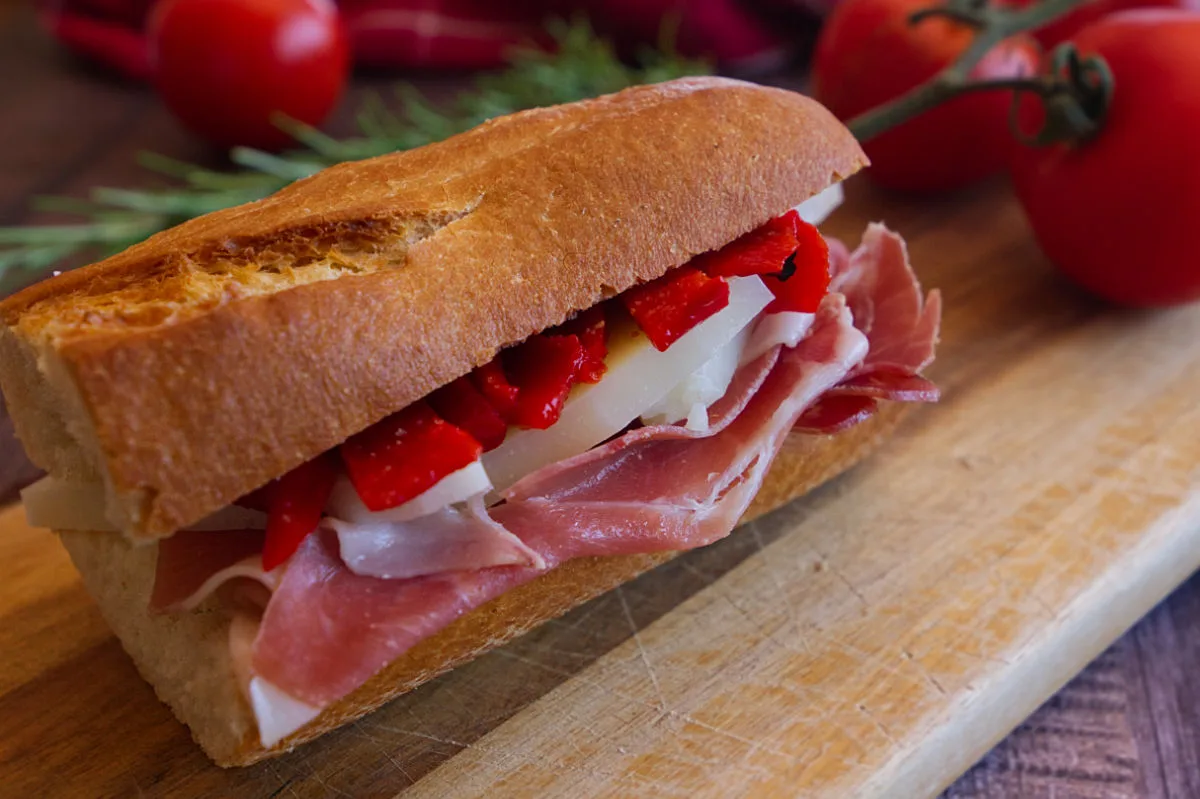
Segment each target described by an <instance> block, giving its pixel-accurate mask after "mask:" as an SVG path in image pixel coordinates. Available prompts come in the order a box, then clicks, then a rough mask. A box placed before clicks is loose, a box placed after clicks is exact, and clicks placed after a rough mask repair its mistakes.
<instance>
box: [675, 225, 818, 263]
mask: <svg viewBox="0 0 1200 799" xmlns="http://www.w3.org/2000/svg"><path fill="white" fill-rule="evenodd" d="M802 224H805V223H804V222H802V221H801V220H800V215H799V214H798V213H796V212H795V211H788V212H787V213H786V214H784V215H783V216H777V217H775V218H774V219H772V220H771V221H769V222H767V223H766V224H765V225H763V226H762V227H760V228H756V229H755V230H752V231H750V232H749V233H747V234H746V235H744V236H742V237H741V238H737V239H734V240H733V241H731V242H729V243H728V244H726V245H725V246H724V247H722V248H721V249H719V250H714V251H713V252H706V253H703V254H701V255H697V256H696V257H695V258H693V259H692V262H691V265H692V266H694V267H696V268H697V269H701V270H703V271H704V272H705V273H706V274H708V275H711V276H712V277H749V276H750V275H765V274H769V273H771V272H778V271H780V270H781V269H783V265H784V262H785V261H787V259H788V258H789V257H790V256H791V254H792V253H794V252H795V251H796V244H797V228H798V226H799V225H802ZM810 227H811V226H810ZM813 229H814V230H816V228H813ZM818 235H819V234H818Z"/></svg>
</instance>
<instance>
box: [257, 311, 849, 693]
mask: <svg viewBox="0 0 1200 799" xmlns="http://www.w3.org/2000/svg"><path fill="white" fill-rule="evenodd" d="M866 347H867V344H866V339H865V338H864V337H863V335H862V334H861V333H859V332H858V331H857V330H855V329H854V326H853V324H852V323H851V319H850V314H849V312H848V310H847V309H846V307H845V303H844V302H843V301H842V299H841V297H840V296H836V295H831V296H830V297H829V298H828V299H827V300H826V302H825V303H824V304H823V306H822V308H821V310H820V311H819V312H818V315H817V319H816V320H815V321H814V324H813V329H812V332H811V333H810V335H809V336H808V338H806V339H805V340H804V341H803V342H801V344H800V345H799V346H798V347H796V348H795V349H793V350H790V351H787V352H784V353H783V354H782V355H781V356H780V355H779V354H778V352H777V351H774V352H773V353H771V354H770V355H768V356H764V358H778V362H777V363H776V364H775V366H774V367H770V368H768V369H766V370H764V369H763V368H762V367H763V364H762V363H759V362H756V364H755V365H751V366H749V367H745V368H744V369H743V370H741V371H742V372H747V374H739V375H738V376H735V378H734V383H735V384H739V386H740V388H741V389H742V390H741V391H739V392H736V393H737V394H739V395H745V394H749V396H744V397H743V396H738V397H736V400H735V399H731V400H730V401H729V402H728V403H726V404H725V406H724V407H721V408H717V407H716V406H714V429H715V430H716V432H711V431H710V433H709V434H707V435H705V436H703V437H701V436H699V435H697V434H695V433H692V432H691V431H687V430H686V429H684V428H681V427H678V426H663V427H653V428H642V429H640V430H635V431H632V432H630V433H627V434H626V435H625V436H622V437H621V438H619V439H616V440H614V441H611V442H609V443H608V444H606V445H604V446H602V447H599V448H597V449H595V450H592V451H590V452H588V453H585V454H584V455H581V456H579V457H576V458H572V459H570V460H567V461H563V462H561V463H558V464H554V465H553V466H550V467H547V468H545V469H543V470H540V471H539V472H537V473H535V474H533V475H530V476H529V477H527V478H525V479H524V480H522V481H521V482H520V483H518V484H517V485H515V486H513V487H512V489H510V490H509V491H508V492H507V494H506V496H505V499H506V501H505V503H504V504H502V505H500V506H498V507H496V508H494V509H493V511H492V516H493V518H494V519H495V520H496V521H497V522H499V523H501V524H503V525H504V526H505V527H507V528H508V529H510V530H512V531H513V532H514V533H516V534H517V536H518V537H520V538H521V539H522V540H523V541H524V542H525V543H526V544H528V545H529V546H530V547H531V548H532V549H534V550H535V551H537V552H538V553H539V554H540V555H541V556H542V558H543V559H544V562H545V565H544V567H543V568H540V569H539V568H533V567H515V566H507V567H495V568H489V569H481V570H478V571H470V572H450V573H445V574H439V575H430V576H426V577H418V578H414V579H410V580H379V579H374V578H371V577H362V576H359V575H356V574H353V573H352V572H351V571H349V570H348V569H347V568H345V566H344V564H343V563H342V562H341V560H340V559H339V558H338V557H337V554H336V552H335V545H334V542H333V540H332V537H331V536H330V535H328V534H322V535H315V536H310V537H309V539H308V540H307V541H306V542H305V543H304V544H303V545H302V546H301V548H300V550H299V551H298V552H297V553H296V555H295V556H294V557H293V558H292V560H291V561H290V562H289V564H288V566H287V570H286V572H285V574H284V576H283V580H282V581H281V583H280V585H279V587H278V589H277V590H276V592H275V595H274V597H273V598H272V600H271V603H270V604H269V605H268V607H267V610H266V613H265V615H264V616H263V620H262V626H261V628H260V629H259V633H258V637H257V639H256V640H255V645H254V651H253V660H252V666H253V671H254V673H255V674H256V675H258V676H259V677H261V678H263V679H264V680H267V681H269V682H270V683H271V684H272V685H274V686H276V687H278V688H279V689H280V690H281V691H283V692H285V693H286V694H287V695H289V696H291V697H293V698H295V699H298V700H301V701H303V702H305V703H308V704H310V705H316V706H321V705H323V704H327V703H328V702H331V701H333V700H336V699H338V698H339V697H341V696H344V695H345V694H346V693H348V692H349V691H352V690H353V689H355V688H357V687H358V686H359V685H361V684H362V683H363V682H364V681H365V680H366V679H367V678H369V677H370V676H371V675H372V674H374V673H375V672H376V671H378V670H379V669H380V668H382V667H383V666H384V665H386V664H387V663H389V662H390V661H392V660H393V659H395V658H396V657H397V656H399V655H400V654H401V653H403V652H404V651H406V650H407V649H409V648H410V647H412V646H413V645H414V644H416V643H417V642H419V641H421V640H422V639H424V638H426V637H428V636H430V635H432V634H434V633H436V632H437V631H438V630H440V629H442V628H443V627H445V626H446V625H448V624H449V623H450V622H451V621H453V620H454V619H456V618H458V617H459V616H460V615H462V614H464V613H466V612H467V611H469V610H471V609H473V608H475V607H478V606H479V605H481V604H483V603H484V602H486V601H488V600H489V599H491V598H493V597H495V596H498V595H499V594H501V593H502V592H504V591H507V590H510V589H512V588H513V587H515V586H517V585H520V584H521V583H524V582H527V581H528V580H531V579H533V578H534V577H536V576H537V575H538V574H540V573H542V572H543V571H545V570H546V569H549V568H553V567H554V566H556V565H557V564H559V563H561V562H563V561H565V560H568V559H570V558H577V557H585V556H589V555H603V554H615V553H624V552H647V551H656V550H662V549H688V548H691V547H695V546H701V545H703V544H707V543H710V542H712V541H714V540H716V539H718V538H721V537H723V536H725V535H727V534H728V533H729V531H730V530H732V529H733V526H734V524H736V522H737V519H738V518H739V517H740V516H741V514H742V512H743V511H744V510H745V508H746V507H747V506H748V505H749V503H750V500H751V499H752V498H753V497H754V494H755V493H756V492H757V490H758V487H759V485H761V482H762V479H763V476H764V475H765V474H766V471H767V469H768V468H769V466H770V461H771V459H772V457H773V456H774V455H775V453H776V452H777V451H778V448H779V447H780V446H781V444H782V442H783V439H784V437H785V436H786V435H787V433H788V430H789V429H790V428H791V426H792V424H793V423H794V422H795V421H796V418H797V417H798V416H799V414H800V413H801V412H802V411H803V409H804V408H805V406H807V405H808V404H809V403H811V402H812V401H813V399H815V398H816V397H817V396H819V395H820V394H821V393H822V392H823V391H825V390H826V389H828V388H829V387H831V386H833V385H835V384H836V383H837V382H838V381H839V380H841V379H842V377H844V376H845V374H846V372H847V371H848V370H849V369H851V368H852V367H853V366H854V365H855V364H856V363H857V362H858V361H859V360H861V358H862V357H863V356H864V354H865V353H866ZM755 366H757V368H756V369H754V367H755ZM751 369H753V370H754V372H755V374H753V375H750V372H749V371H748V370H751ZM764 371H765V374H762V376H761V377H759V374H761V373H763V372H764ZM748 375H750V376H748ZM755 382H758V383H759V385H758V387H757V391H754V390H751V391H748V392H747V391H745V390H744V389H745V388H746V387H747V386H752V385H753V384H754V383H755ZM733 393H735V392H731V394H733ZM743 400H744V401H743ZM737 405H741V406H742V407H741V408H737V407H736V406H737ZM665 460H669V462H670V465H671V468H670V469H669V470H668V469H663V468H662V466H663V464H664V461H665Z"/></svg>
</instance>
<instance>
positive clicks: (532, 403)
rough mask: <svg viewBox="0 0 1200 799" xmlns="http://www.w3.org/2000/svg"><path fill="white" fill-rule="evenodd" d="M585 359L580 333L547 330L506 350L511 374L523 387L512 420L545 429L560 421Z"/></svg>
mask: <svg viewBox="0 0 1200 799" xmlns="http://www.w3.org/2000/svg"><path fill="white" fill-rule="evenodd" d="M583 359H584V355H583V345H581V344H580V343H579V337H578V336H555V335H547V334H545V333H543V334H541V335H537V336H534V337H533V338H531V339H529V340H528V341H526V342H525V343H524V344H522V345H520V346H519V347H513V348H512V349H511V350H509V351H507V352H506V353H504V365H505V367H506V368H507V370H508V374H510V375H511V376H512V380H513V382H514V383H515V384H516V385H517V386H518V387H519V389H520V393H519V394H518V395H517V407H516V410H515V411H514V412H513V417H512V423H513V424H515V425H518V426H519V427H532V428H534V429H536V430H545V429H546V428H547V427H549V426H550V425H552V424H554V423H555V422H557V421H558V417H559V416H561V415H562V409H563V403H564V402H566V399H567V394H568V393H569V392H570V391H571V386H572V385H574V384H575V376H576V375H577V374H578V373H579V369H580V367H581V366H582V364H583Z"/></svg>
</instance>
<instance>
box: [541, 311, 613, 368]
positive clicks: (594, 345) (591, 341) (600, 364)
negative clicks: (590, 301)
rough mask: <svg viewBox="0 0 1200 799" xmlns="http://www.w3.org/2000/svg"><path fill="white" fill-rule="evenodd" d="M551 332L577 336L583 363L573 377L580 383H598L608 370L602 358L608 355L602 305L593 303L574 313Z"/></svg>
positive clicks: (606, 332)
mask: <svg viewBox="0 0 1200 799" xmlns="http://www.w3.org/2000/svg"><path fill="white" fill-rule="evenodd" d="M552 332H553V333H560V332H561V333H566V334H570V335H575V336H578V337H579V343H580V344H581V345H582V346H583V365H582V366H580V367H579V374H577V375H576V376H575V379H576V380H578V381H579V382H581V383H599V382H600V378H602V377H604V373H605V372H607V371H608V367H607V366H605V365H604V359H605V357H607V356H608V331H607V328H606V325H605V320H604V305H603V304H601V305H594V306H592V307H591V308H588V309H587V310H586V311H582V312H580V313H578V314H576V315H575V318H574V319H571V320H570V321H567V322H564V323H563V324H561V325H559V326H558V327H557V328H556V329H555V330H554V331H552Z"/></svg>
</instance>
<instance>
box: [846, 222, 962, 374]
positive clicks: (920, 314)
mask: <svg viewBox="0 0 1200 799" xmlns="http://www.w3.org/2000/svg"><path fill="white" fill-rule="evenodd" d="M833 249H834V248H831V272H833V273H834V274H833V278H832V280H831V281H830V285H829V290H830V291H836V292H840V293H841V294H843V295H845V297H846V302H847V304H848V305H849V306H850V310H851V312H853V314H854V326H855V327H857V328H858V329H859V330H861V331H862V332H863V333H865V334H866V336H867V339H868V340H869V341H870V342H871V351H870V353H869V354H868V355H867V358H866V360H864V361H863V363H862V364H861V365H859V367H858V368H857V369H856V370H855V373H863V372H867V371H870V370H871V369H873V368H874V367H875V366H878V365H881V364H888V365H890V366H895V367H900V368H905V369H907V370H908V371H909V372H910V373H911V374H915V373H917V372H919V371H921V370H922V369H924V368H925V367H926V366H928V365H929V364H930V363H932V362H933V355H934V350H935V348H936V346H937V332H938V326H939V324H940V322H941V318H942V298H941V294H940V293H939V292H938V291H936V290H935V291H931V292H930V293H929V298H928V300H925V299H923V298H922V296H921V284H920V283H918V282H917V280H916V277H915V276H914V275H913V272H912V268H911V267H910V266H909V264H908V250H907V248H906V247H905V244H904V240H903V239H902V238H900V237H899V236H897V235H896V234H895V233H893V232H892V231H890V230H888V229H887V228H886V227H884V226H883V225H880V224H871V225H870V226H868V227H867V232H866V233H865V234H863V239H862V244H860V245H859V247H858V249H857V250H855V251H854V252H853V253H851V254H850V255H849V256H848V257H847V256H845V255H844V248H841V247H839V248H836V249H837V252H836V254H834V252H833Z"/></svg>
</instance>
